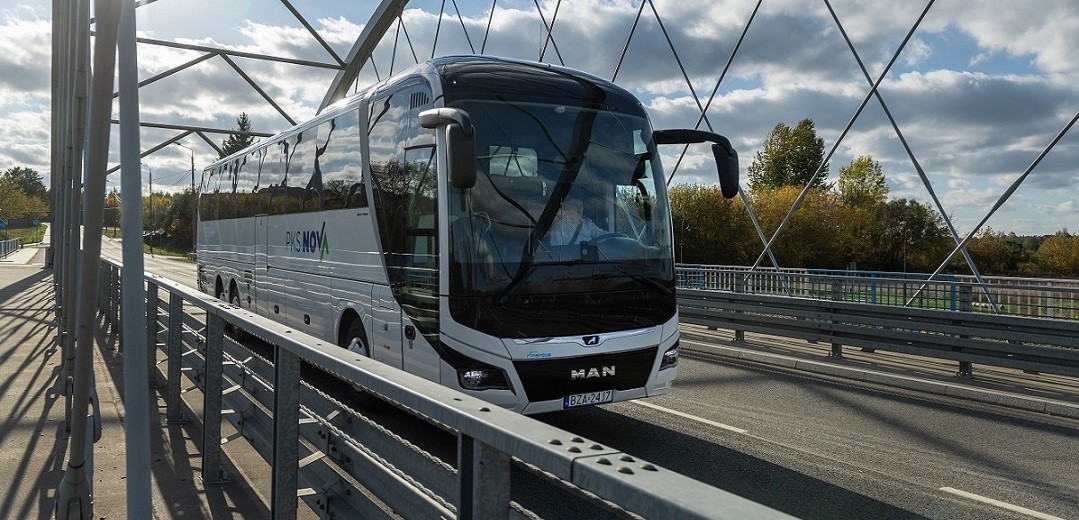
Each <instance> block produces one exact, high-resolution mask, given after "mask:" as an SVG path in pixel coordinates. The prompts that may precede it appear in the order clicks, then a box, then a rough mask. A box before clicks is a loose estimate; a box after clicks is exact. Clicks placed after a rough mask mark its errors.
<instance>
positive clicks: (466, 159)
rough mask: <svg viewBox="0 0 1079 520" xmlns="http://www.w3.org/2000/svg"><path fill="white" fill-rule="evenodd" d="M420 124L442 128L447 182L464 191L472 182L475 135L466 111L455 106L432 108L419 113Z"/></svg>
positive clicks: (473, 177)
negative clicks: (446, 160) (446, 158)
mask: <svg viewBox="0 0 1079 520" xmlns="http://www.w3.org/2000/svg"><path fill="white" fill-rule="evenodd" d="M420 126H422V127H424V128H440V127H446V147H447V150H446V156H447V157H448V158H449V170H450V171H449V177H450V184H452V185H453V187H454V188H457V189H462V190H466V189H468V188H471V187H473V186H475V185H476V137H475V131H474V130H473V128H472V120H471V118H469V117H468V112H465V111H464V110H458V109H456V108H432V109H430V110H424V111H423V112H420Z"/></svg>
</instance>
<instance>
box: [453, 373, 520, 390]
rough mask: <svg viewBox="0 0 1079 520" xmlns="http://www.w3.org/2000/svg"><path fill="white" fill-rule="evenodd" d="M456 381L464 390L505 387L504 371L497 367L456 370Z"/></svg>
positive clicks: (507, 385)
mask: <svg viewBox="0 0 1079 520" xmlns="http://www.w3.org/2000/svg"><path fill="white" fill-rule="evenodd" d="M457 381H458V382H459V383H460V384H461V388H464V389H465V390H489V389H495V388H497V389H503V390H505V389H507V388H509V383H507V382H506V373H505V372H503V371H502V369H499V368H464V369H458V370H457Z"/></svg>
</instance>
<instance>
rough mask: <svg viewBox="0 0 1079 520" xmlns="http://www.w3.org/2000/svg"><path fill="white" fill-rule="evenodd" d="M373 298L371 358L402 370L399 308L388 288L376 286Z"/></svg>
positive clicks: (391, 291)
mask: <svg viewBox="0 0 1079 520" xmlns="http://www.w3.org/2000/svg"><path fill="white" fill-rule="evenodd" d="M373 296H374V298H373V299H374V301H373V302H372V305H371V311H372V312H371V322H372V325H374V326H373V327H372V329H374V330H373V331H372V332H371V357H372V358H374V359H376V360H378V361H381V362H383V363H385V364H387V365H390V366H392V367H396V368H402V367H403V359H402V354H401V306H400V305H398V304H397V300H396V299H395V298H394V297H393V290H392V289H390V288H389V287H388V286H385V285H376V286H375V287H374V294H373Z"/></svg>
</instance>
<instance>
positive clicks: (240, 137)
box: [218, 112, 255, 159]
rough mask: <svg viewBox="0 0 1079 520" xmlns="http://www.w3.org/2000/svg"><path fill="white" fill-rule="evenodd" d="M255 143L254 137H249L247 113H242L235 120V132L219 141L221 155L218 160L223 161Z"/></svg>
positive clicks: (249, 121)
mask: <svg viewBox="0 0 1079 520" xmlns="http://www.w3.org/2000/svg"><path fill="white" fill-rule="evenodd" d="M254 142H255V136H253V135H251V120H250V119H248V117H247V113H246V112H243V113H241V114H240V117H237V118H236V132H235V133H232V134H229V136H228V138H226V139H225V140H224V141H221V153H220V156H219V157H218V159H224V158H225V157H228V156H230V155H232V154H234V153H236V152H238V151H240V150H243V149H244V148H247V147H248V146H251V144H252V143H254Z"/></svg>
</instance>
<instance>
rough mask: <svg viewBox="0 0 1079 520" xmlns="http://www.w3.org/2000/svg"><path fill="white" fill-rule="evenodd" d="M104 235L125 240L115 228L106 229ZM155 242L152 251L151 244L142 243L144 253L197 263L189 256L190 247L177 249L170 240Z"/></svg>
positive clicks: (161, 239)
mask: <svg viewBox="0 0 1079 520" xmlns="http://www.w3.org/2000/svg"><path fill="white" fill-rule="evenodd" d="M102 234H103V235H104V236H107V237H109V238H117V239H122V238H124V237H123V232H121V231H120V230H118V229H114V228H105V229H104V230H103V231H102ZM153 240H154V247H153V250H152V251H151V249H150V244H147V243H146V242H145V241H143V243H142V252H143V253H151V252H152V253H153V254H155V255H160V256H168V257H172V258H175V259H176V260H182V261H184V262H191V263H194V262H195V260H194V259H192V258H191V257H190V256H189V255H190V254H191V248H189V247H188V248H176V247H173V245H172V244H170V243H169V242H168V240H166V239H164V238H161V237H157V238H155V239H153Z"/></svg>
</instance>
